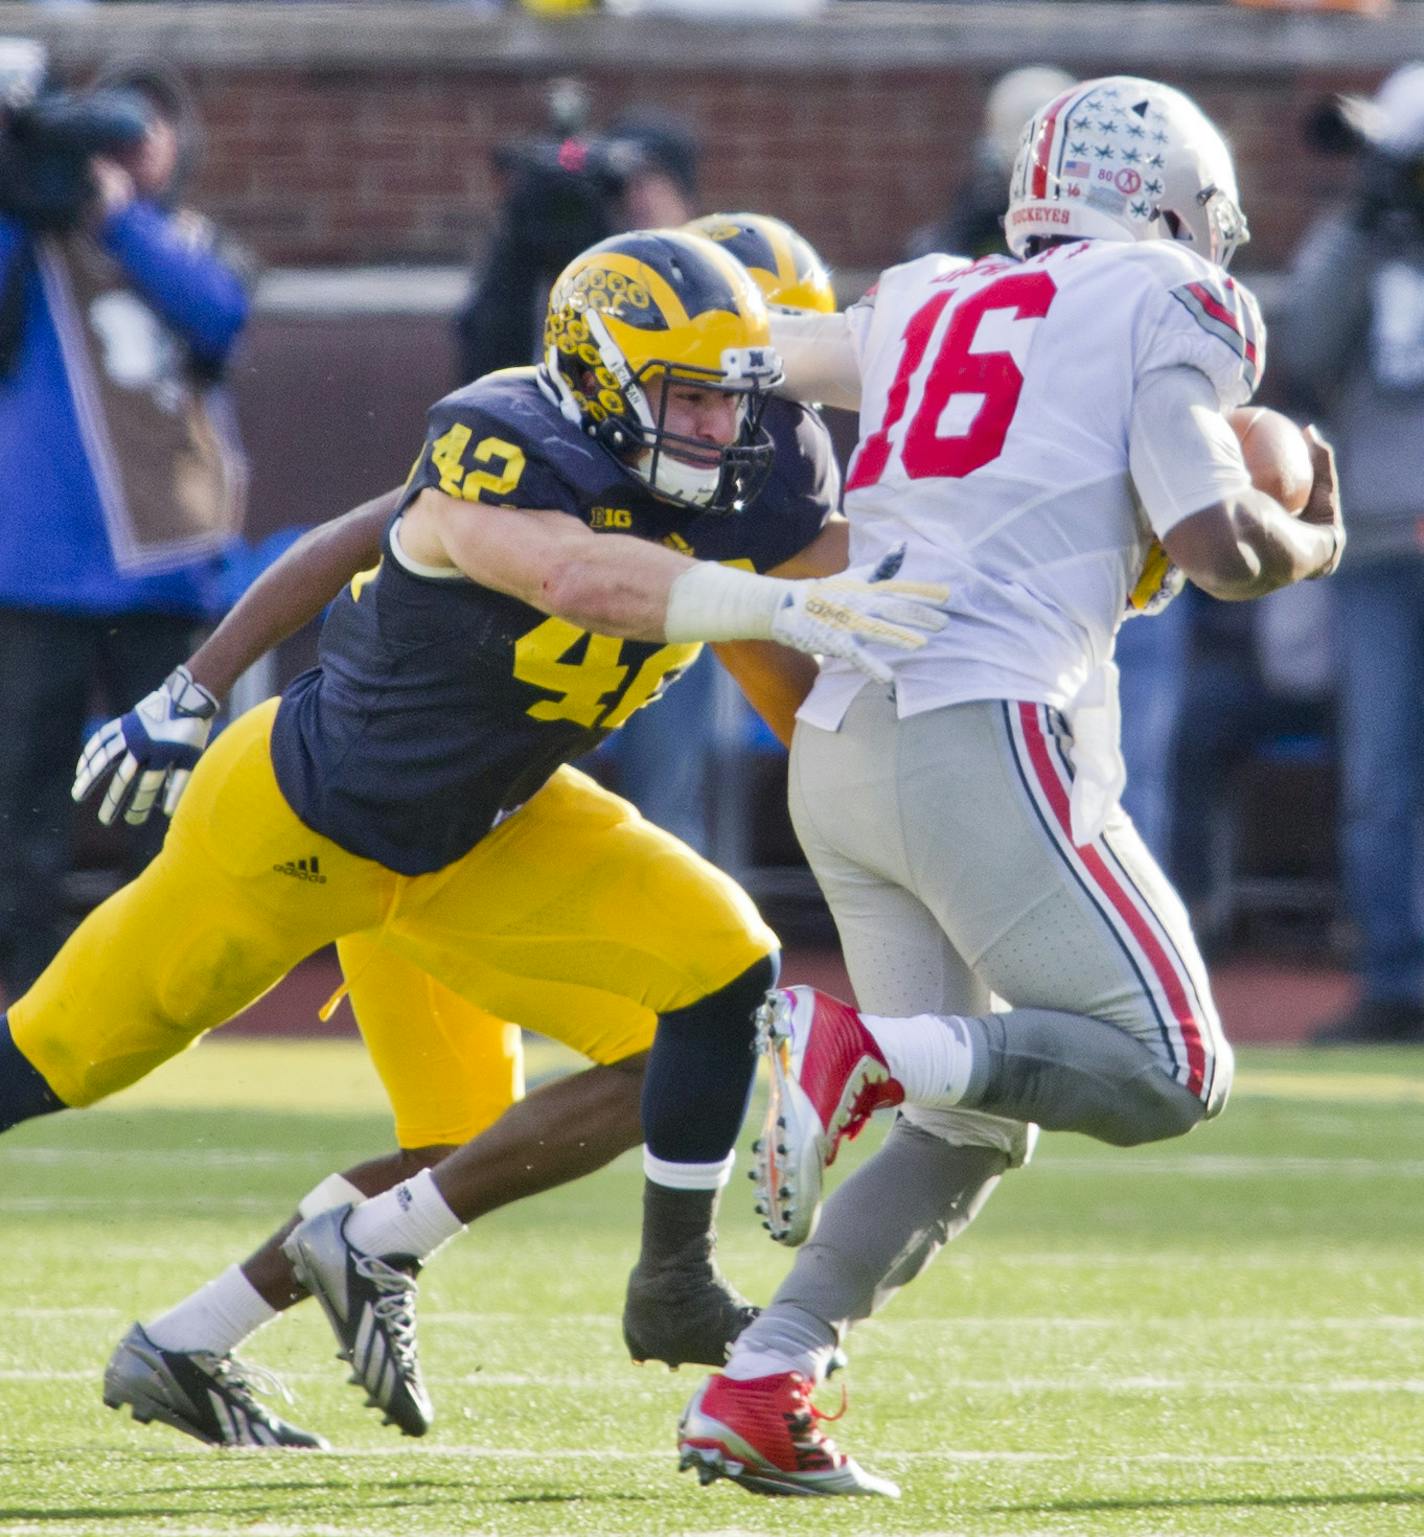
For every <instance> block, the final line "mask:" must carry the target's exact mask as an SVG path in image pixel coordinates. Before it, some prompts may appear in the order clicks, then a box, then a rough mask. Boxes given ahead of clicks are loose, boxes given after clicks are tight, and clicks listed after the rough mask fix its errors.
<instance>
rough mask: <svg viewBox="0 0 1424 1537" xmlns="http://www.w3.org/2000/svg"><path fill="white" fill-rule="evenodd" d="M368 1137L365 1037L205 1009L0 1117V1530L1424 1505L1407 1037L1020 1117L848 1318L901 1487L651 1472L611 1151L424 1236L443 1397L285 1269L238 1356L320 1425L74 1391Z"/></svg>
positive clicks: (1262, 1515)
mask: <svg viewBox="0 0 1424 1537" xmlns="http://www.w3.org/2000/svg"><path fill="white" fill-rule="evenodd" d="M545 1065H546V1066H547V1065H548V1064H547V1063H546V1064H545ZM877 1135H878V1130H877V1129H872V1131H871V1132H870V1133H868V1134H867V1136H866V1137H865V1138H864V1139H862V1143H863V1144H864V1145H870V1144H872V1143H873V1141H874V1140H875V1138H876V1136H877ZM388 1139H389V1131H388V1122H387V1119H386V1117H385V1116H384V1114H383V1113H382V1109H381V1102H380V1098H379V1094H378V1091H377V1090H376V1088H375V1086H374V1082H373V1080H372V1078H371V1075H370V1070H369V1068H368V1067H367V1066H366V1063H365V1061H364V1058H363V1057H362V1056H361V1055H360V1052H359V1049H358V1048H356V1047H354V1046H352V1047H348V1046H346V1045H345V1044H344V1043H320V1044H311V1045H305V1046H301V1045H267V1044H258V1043H252V1042H232V1043H224V1042H220V1041H219V1042H213V1043H211V1044H208V1045H205V1046H203V1047H202V1048H201V1049H200V1050H198V1051H197V1052H194V1053H191V1054H189V1055H188V1056H187V1057H186V1058H184V1059H182V1060H181V1061H179V1062H176V1063H172V1064H170V1065H169V1066H168V1067H167V1068H166V1069H164V1071H163V1072H161V1073H159V1074H157V1075H155V1077H154V1078H153V1079H151V1080H150V1081H149V1082H148V1083H146V1084H144V1085H141V1086H140V1087H139V1088H138V1089H136V1090H133V1091H131V1092H130V1093H129V1094H128V1095H126V1096H123V1097H122V1098H121V1099H120V1100H118V1101H116V1102H115V1103H114V1104H112V1105H111V1106H108V1107H106V1108H104V1109H102V1110H99V1111H94V1112H90V1113H88V1114H85V1115H82V1116H81V1115H74V1116H68V1117H63V1118H57V1119H53V1120H50V1121H46V1122H40V1123H37V1124H34V1125H31V1126H26V1127H22V1128H20V1130H19V1131H17V1132H15V1133H13V1134H11V1135H10V1136H8V1137H6V1138H5V1139H4V1140H3V1141H0V1253H2V1254H3V1255H4V1257H5V1261H6V1264H7V1266H8V1271H7V1274H6V1279H5V1286H4V1291H5V1296H6V1301H5V1304H4V1305H3V1307H0V1319H2V1320H3V1333H0V1427H3V1428H2V1429H0V1532H3V1533H5V1534H7V1537H8V1534H17V1537H18V1534H29V1533H46V1534H50V1533H61V1532H62V1533H65V1534H72V1537H81V1534H86V1533H102V1534H106V1537H110V1534H111V1537H158V1534H165V1537H210V1534H212V1537H216V1534H228V1533H238V1534H247V1537H308V1534H310V1537H322V1534H341V1537H347V1534H356V1537H359V1534H365V1533H370V1534H373V1537H374V1534H381V1537H385V1534H390V1537H407V1534H408V1537H446V1534H463V1533H498V1534H500V1537H524V1534H531V1537H532V1534H566V1533H568V1534H572V1533H593V1534H598V1537H612V1534H622V1533H627V1534H640V1537H641V1534H653V1533H657V1534H683V1537H687V1534H694V1533H699V1534H708V1537H710V1534H714V1533H715V1534H720V1537H728V1534H732V1533H791V1532H798V1533H799V1532H814V1533H816V1534H817V1537H836V1534H842V1533H860V1532H873V1533H921V1534H924V1533H956V1534H961V1533H962V1534H967V1537H1030V1534H1032V1537H1049V1534H1052V1537H1068V1534H1074V1537H1077V1534H1091V1537H1128V1534H1132V1537H1177V1534H1182V1537H1187V1534H1190V1537H1222V1534H1229V1533H1249V1534H1252V1537H1302V1534H1310V1537H1314V1534H1337V1533H1338V1534H1340V1537H1374V1534H1386V1533H1390V1534H1394V1533H1398V1534H1401V1537H1402V1534H1405V1533H1411V1534H1417V1533H1419V1532H1421V1531H1424V1198H1421V1192H1424V1053H1415V1054H1410V1053H1407V1052H1399V1053H1393V1052H1373V1053H1332V1054H1328V1055H1327V1054H1315V1055H1310V1054H1305V1053H1292V1052H1288V1051H1278V1052H1270V1053H1266V1052H1260V1051H1258V1052H1251V1053H1246V1054H1245V1055H1244V1059H1243V1061H1242V1063H1241V1065H1240V1072H1239V1076H1238V1087H1237V1093H1236V1097H1235V1099H1234V1101H1233V1104H1232V1107H1231V1109H1230V1111H1229V1112H1228V1114H1227V1116H1226V1117H1225V1119H1224V1120H1223V1121H1221V1122H1219V1123H1217V1124H1216V1125H1215V1126H1213V1127H1211V1128H1209V1129H1207V1130H1205V1131H1198V1132H1197V1133H1195V1134H1193V1135H1192V1136H1191V1137H1190V1138H1188V1139H1186V1140H1185V1141H1181V1142H1177V1143H1169V1144H1166V1145H1164V1146H1162V1147H1159V1148H1155V1149H1153V1148H1149V1149H1143V1150H1138V1151H1132V1152H1119V1151H1116V1150H1113V1149H1110V1148H1102V1147H1098V1146H1097V1145H1095V1144H1092V1143H1090V1142H1088V1141H1086V1140H1084V1139H1082V1138H1078V1137H1066V1136H1065V1137H1048V1138H1045V1139H1044V1142H1043V1143H1042V1145H1041V1147H1040V1150H1039V1153H1038V1157H1037V1159H1036V1161H1035V1163H1034V1165H1033V1166H1032V1167H1031V1168H1030V1169H1029V1170H1027V1171H1024V1172H1022V1173H1019V1174H1016V1175H1014V1176H1011V1177H1010V1178H1008V1179H1006V1180H1005V1182H1004V1185H1003V1187H1002V1188H1001V1189H1000V1191H999V1192H998V1194H997V1195H996V1196H995V1197H994V1199H993V1200H992V1201H991V1202H990V1203H989V1205H988V1207H987V1209H986V1210H985V1212H984V1214H983V1216H982V1217H981V1218H980V1220H979V1222H978V1223H977V1224H976V1226H975V1227H974V1228H973V1229H972V1230H971V1232H970V1233H969V1234H968V1236H967V1237H965V1238H964V1239H963V1240H961V1242H960V1243H959V1244H958V1245H957V1246H956V1247H955V1248H953V1249H951V1250H950V1251H948V1252H947V1253H946V1254H945V1255H943V1256H941V1258H940V1260H939V1261H938V1263H937V1264H936V1266H935V1267H934V1269H933V1270H932V1271H931V1272H930V1273H929V1274H927V1275H926V1276H924V1277H923V1278H921V1280H920V1281H919V1282H918V1283H917V1284H916V1285H914V1286H912V1287H911V1288H909V1289H908V1290H907V1291H905V1292H904V1293H903V1294H902V1295H901V1296H900V1297H899V1298H898V1299H897V1300H896V1301H895V1303H894V1304H893V1305H892V1306H891V1307H890V1308H889V1309H887V1310H886V1312H885V1313H884V1314H883V1315H882V1316H881V1317H879V1318H877V1319H876V1320H874V1321H872V1322H871V1323H870V1324H868V1325H867V1326H866V1327H865V1328H864V1329H863V1330H862V1331H860V1333H859V1334H858V1335H857V1336H856V1337H855V1339H854V1341H853V1342H852V1343H853V1349H854V1355H855V1365H854V1369H853V1372H852V1374H851V1376H852V1382H851V1388H850V1393H851V1404H850V1411H849V1413H848V1414H847V1416H846V1418H845V1420H844V1421H843V1422H842V1424H841V1425H839V1426H837V1427H835V1428H836V1430H837V1431H839V1432H840V1436H839V1439H840V1441H841V1443H842V1444H843V1445H845V1446H846V1447H847V1448H848V1449H849V1450H851V1451H853V1452H854V1453H855V1454H856V1456H857V1457H858V1458H859V1459H860V1460H861V1461H862V1462H863V1463H864V1464H866V1465H867V1466H869V1467H871V1468H873V1469H875V1470H877V1471H879V1472H882V1473H885V1474H888V1475H890V1476H892V1477H894V1478H896V1479H898V1480H899V1481H900V1483H901V1484H902V1485H903V1487H904V1491H905V1492H904V1497H903V1499H901V1500H900V1501H899V1502H898V1503H890V1502H888V1501H873V1502H872V1501H854V1502H852V1501H819V1502H816V1503H814V1504H813V1503H811V1502H808V1501H803V1500H794V1501H793V1500H783V1501H771V1500H764V1499H758V1498H756V1497H754V1496H751V1495H748V1494H745V1493H743V1492H742V1491H741V1490H739V1489H737V1488H735V1487H734V1486H733V1485H731V1484H728V1483H721V1484H718V1485H715V1486H713V1487H712V1488H710V1489H706V1490H703V1489H700V1488H699V1487H698V1485H697V1484H696V1482H695V1480H694V1478H693V1475H691V1474H685V1475H682V1476H681V1477H679V1476H678V1475H677V1474H676V1472H675V1458H674V1454H673V1449H672V1448H673V1436H674V1426H675V1423H676V1419H677V1415H678V1412H679V1410H680V1408H681V1407H682V1404H683V1402H684V1400H685V1398H686V1396H687V1395H688V1394H689V1393H690V1392H691V1390H692V1388H693V1387H694V1386H695V1384H696V1381H697V1380H698V1378H697V1374H696V1373H694V1372H693V1371H692V1370H691V1369H686V1370H684V1371H683V1372H681V1373H679V1374H677V1375H676V1376H673V1375H670V1374H668V1373H667V1372H666V1371H665V1370H664V1369H662V1368H660V1367H658V1368H654V1367H643V1368H635V1367H633V1366H631V1365H630V1364H629V1363H628V1361H627V1360H626V1358H625V1356H624V1353H623V1349H622V1345H621V1341H620V1339H619V1334H618V1326H617V1318H618V1312H619V1307H620V1303H621V1296H622V1287H623V1280H624V1276H625V1274H626V1272H627V1269H628V1267H629V1265H630V1264H631V1263H632V1259H633V1255H634V1247H635V1243H636V1237H637V1212H638V1190H639V1184H640V1179H641V1174H640V1168H639V1164H638V1161H637V1158H636V1156H634V1155H630V1156H627V1157H625V1158H623V1159H621V1160H620V1161H619V1162H618V1163H617V1164H615V1165H614V1166H613V1167H611V1168H610V1169H608V1170H606V1171H605V1172H604V1173H602V1174H601V1175H599V1176H597V1177H596V1178H594V1179H591V1180H588V1181H585V1182H584V1183H582V1184H581V1185H577V1186H573V1187H570V1188H568V1189H566V1190H563V1191H557V1192H554V1193H552V1194H550V1195H548V1196H544V1197H541V1198H540V1199H538V1200H536V1201H531V1202H527V1203H525V1204H524V1205H523V1206H521V1207H515V1208H512V1209H510V1210H507V1211H505V1212H502V1213H499V1214H497V1215H496V1216H495V1217H493V1218H490V1219H487V1220H486V1221H484V1222H483V1223H481V1224H479V1225H478V1226H477V1227H476V1228H475V1229H474V1230H472V1231H471V1232H470V1233H469V1234H467V1235H466V1236H465V1237H464V1238H463V1239H461V1240H459V1241H457V1242H456V1243H455V1244H453V1245H452V1246H451V1247H450V1248H448V1249H446V1250H445V1251H444V1252H443V1253H442V1254H441V1255H440V1256H439V1258H438V1259H437V1260H436V1262H435V1264H434V1265H433V1266H432V1267H431V1269H430V1270H429V1271H428V1272H427V1274H426V1276H425V1278H424V1280H423V1283H422V1292H421V1343H422V1350H423V1355H424V1361H425V1366H426V1372H427V1375H428V1377H429V1379H430V1385H431V1389H432V1392H433V1393H434V1395H435V1398H436V1403H437V1407H438V1412H439V1420H438V1423H437V1425H436V1427H435V1429H434V1430H433V1431H432V1433H431V1434H430V1435H429V1436H428V1437H426V1438H425V1439H424V1440H423V1441H403V1440H402V1439H401V1438H400V1437H399V1436H398V1435H397V1434H396V1433H395V1432H394V1431H393V1430H391V1429H382V1428H381V1426H380V1424H379V1419H378V1417H377V1416H376V1415H375V1414H372V1413H371V1412H369V1411H366V1410H364V1409H362V1407H361V1400H360V1397H359V1396H358V1394H357V1392H356V1390H354V1389H352V1388H349V1387H347V1386H345V1385H344V1381H343V1373H342V1370H341V1369H340V1368H339V1366H338V1363H337V1362H335V1361H334V1360H333V1359H332V1346H331V1339H330V1336H329V1334H328V1332H327V1329H326V1326H325V1323H324V1322H323V1320H322V1319H321V1317H320V1316H319V1315H318V1314H317V1312H316V1311H315V1309H314V1308H312V1307H311V1306H306V1307H303V1308H301V1309H298V1310H297V1311H296V1312H295V1313H293V1314H291V1315H290V1316H289V1317H287V1318H284V1319H282V1320H280V1321H279V1322H278V1323H276V1324H274V1325H273V1326H272V1327H271V1328H270V1329H268V1330H267V1331H266V1332H265V1333H264V1334H262V1335H259V1336H258V1338H257V1339H256V1340H255V1341H254V1342H253V1348H252V1349H251V1350H250V1352H249V1354H250V1356H251V1358H252V1359H254V1360H256V1361H258V1362H260V1363H262V1364H264V1365H268V1366H270V1367H272V1368H274V1369H276V1370H277V1371H279V1372H281V1373H283V1374H284V1375H285V1376H286V1377H287V1379H288V1380H289V1382H290V1383H291V1384H292V1386H293V1387H294V1389H295V1391H296V1393H297V1402H296V1404H295V1405H294V1406H292V1408H291V1409H290V1410H289V1411H288V1412H289V1413H290V1415H291V1417H292V1418H293V1419H295V1420H296V1421H297V1422H298V1423H300V1424H304V1425H307V1426H310V1427H311V1428H314V1429H318V1430H321V1431H322V1432H323V1433H324V1434H326V1435H327V1436H328V1437H329V1438H330V1439H331V1441H332V1442H333V1444H334V1446H335V1447H336V1448H337V1450H336V1451H334V1452H332V1453H330V1454H318V1453H292V1452H288V1453H269V1452H248V1451H244V1452H214V1451H211V1450H209V1449H206V1448H204V1447H201V1446H200V1445H199V1444H198V1443H197V1442H194V1441H190V1440H188V1439H187V1438H185V1437H181V1436H179V1435H177V1434H176V1433H174V1432H172V1431H170V1430H168V1429H166V1428H164V1427H161V1426H148V1427H140V1426H138V1425H136V1424H134V1422H133V1421H132V1420H131V1419H129V1418H128V1416H127V1414H126V1413H125V1414H124V1415H122V1416H120V1415H118V1414H114V1413H111V1412H110V1411H109V1410H107V1409H105V1408H104V1407H103V1405H102V1404H101V1402H100V1398H99V1377H100V1373H101V1371H102V1367H103V1363H104V1361H105V1359H106V1358H107V1355H108V1352H109V1350H110V1348H111V1347H112V1344H113V1342H114V1341H115V1340H116V1339H117V1337H118V1335H119V1334H120V1333H121V1332H122V1330H123V1329H124V1328H125V1327H127V1324H128V1323H129V1321H130V1320H131V1319H132V1318H134V1317H137V1316H141V1315H142V1316H151V1315H152V1314H153V1313H155V1312H157V1311H159V1310H161V1308H162V1307H164V1306H166V1305H167V1304H168V1303H170V1302H172V1301H174V1300H176V1299H177V1298H178V1297H179V1296H181V1295H182V1294H184V1293H185V1292H186V1291H188V1290H189V1289H190V1288H191V1287H192V1286H194V1285H196V1284H197V1283H198V1282H200V1281H201V1280H203V1279H205V1278H206V1277H207V1276H209V1275H210V1274H212V1273H215V1272H216V1271H217V1270H218V1269H220V1268H221V1267H222V1266H223V1265H225V1264H227V1263H228V1262H229V1261H231V1260H233V1259H236V1258H239V1257H240V1256H241V1255H242V1254H244V1253H245V1252H246V1251H247V1250H248V1249H249V1248H250V1247H251V1246H252V1245H253V1244H254V1243H255V1242H256V1241H257V1240H258V1239H259V1238H261V1237H262V1236H263V1235H264V1234H265V1233H266V1231H267V1230H268V1229H269V1228H270V1227H271V1226H272V1225H273V1222H274V1220H275V1219H276V1218H278V1217H279V1216H281V1215H283V1214H284V1213H285V1212H286V1211H287V1210H288V1208H289V1207H290V1206H291V1205H292V1203H293V1201H294V1199H295V1197H296V1196H298V1195H299V1194H301V1193H302V1192H303V1191H304V1190H306V1189H308V1188H309V1187H310V1186H311V1185H312V1184H313V1183H315V1181H316V1180H317V1179H318V1178H319V1177H320V1176H321V1175H322V1174H323V1173H325V1172H327V1171H329V1170H331V1169H333V1168H337V1167H340V1166H341V1165H342V1164H344V1163H349V1162H353V1161H355V1160H356V1159H357V1158H359V1157H362V1156H367V1155H369V1154H371V1153H372V1152H375V1151H379V1150H381V1149H383V1148H384V1147H385V1146H386V1145H387V1143H388ZM861 1150H862V1145H861V1144H857V1146H856V1147H855V1148H852V1149H850V1150H848V1151H849V1152H851V1153H859V1152H861ZM846 1161H847V1162H850V1161H851V1160H850V1159H849V1158H847V1160H846ZM747 1163H748V1161H747V1160H746V1159H745V1158H744V1159H743V1166H744V1167H745V1166H747ZM750 1189H751V1187H750V1186H749V1185H747V1184H746V1183H745V1182H744V1181H742V1180H740V1179H738V1180H737V1181H735V1182H734V1185H733V1188H732V1190H731V1191H730V1192H729V1199H728V1201H727V1209H726V1211H725V1213H724V1221H723V1258H724V1262H725V1264H726V1267H727V1269H728V1270H729V1272H730V1273H731V1274H732V1275H733V1276H734V1277H735V1278H736V1279H737V1280H738V1281H739V1282H740V1283H741V1284H742V1286H743V1287H744V1288H745V1289H746V1290H747V1291H748V1292H750V1293H751V1294H753V1295H755V1296H758V1297H764V1296H765V1295H767V1294H768V1293H769V1292H770V1290H771V1289H772V1287H773V1286H774V1284H775V1283H776V1281H777V1279H778V1277H779V1276H780V1275H781V1274H782V1272H783V1271H784V1269H785V1268H786V1265H787V1263H788V1256H787V1255H786V1254H785V1253H784V1252H783V1251H780V1250H778V1249H776V1248H775V1247H774V1246H772V1245H771V1244H769V1243H767V1242H766V1241H765V1239H764V1235H762V1233H761V1231H760V1229H759V1228H758V1226H757V1224H756V1220H755V1218H754V1217H753V1215H752V1213H751V1210H750ZM823 1396H824V1397H825V1399H826V1401H827V1403H828V1405H829V1406H833V1405H834V1399H835V1394H834V1392H833V1391H832V1392H827V1393H825V1394H824V1395H823Z"/></svg>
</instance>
